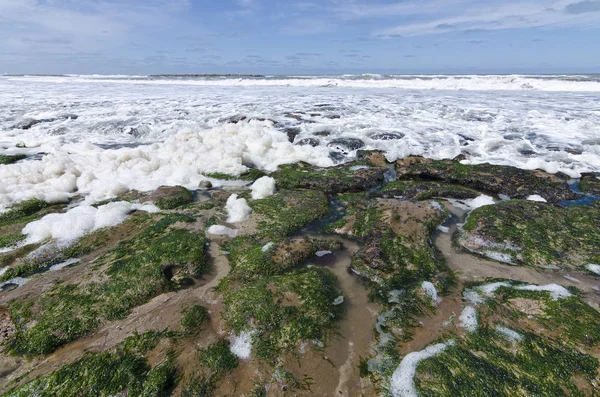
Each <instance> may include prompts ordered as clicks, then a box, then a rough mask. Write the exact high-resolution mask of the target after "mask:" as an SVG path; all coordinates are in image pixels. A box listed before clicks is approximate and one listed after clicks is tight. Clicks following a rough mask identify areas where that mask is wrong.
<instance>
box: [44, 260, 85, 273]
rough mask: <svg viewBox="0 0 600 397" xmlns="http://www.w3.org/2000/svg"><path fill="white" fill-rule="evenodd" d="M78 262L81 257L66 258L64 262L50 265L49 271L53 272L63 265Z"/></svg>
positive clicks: (63, 266) (66, 265)
mask: <svg viewBox="0 0 600 397" xmlns="http://www.w3.org/2000/svg"><path fill="white" fill-rule="evenodd" d="M79 262H81V259H77V258H72V259H68V260H66V261H64V262H61V263H57V264H56V265H52V266H50V271H52V272H55V271H58V270H61V269H64V268H65V267H68V266H71V265H74V264H76V263H79Z"/></svg>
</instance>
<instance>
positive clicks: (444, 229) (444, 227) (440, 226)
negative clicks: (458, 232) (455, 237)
mask: <svg viewBox="0 0 600 397" xmlns="http://www.w3.org/2000/svg"><path fill="white" fill-rule="evenodd" d="M437 230H439V231H440V232H442V233H449V232H450V228H449V227H447V226H442V225H439V226H438V227H437Z"/></svg>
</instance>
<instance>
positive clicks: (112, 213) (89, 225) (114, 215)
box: [22, 201, 156, 244]
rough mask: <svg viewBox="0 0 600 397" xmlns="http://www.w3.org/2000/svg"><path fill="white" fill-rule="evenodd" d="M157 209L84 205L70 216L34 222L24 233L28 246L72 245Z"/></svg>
mask: <svg viewBox="0 0 600 397" xmlns="http://www.w3.org/2000/svg"><path fill="white" fill-rule="evenodd" d="M155 208H156V207H154V206H149V205H140V204H132V203H129V202H126V201H118V202H114V203H108V204H105V205H102V206H100V207H98V208H95V207H92V206H89V205H81V206H79V207H75V208H72V209H70V210H68V211H67V212H66V213H62V214H49V215H46V216H44V217H43V218H42V219H39V220H37V221H34V222H31V223H29V224H27V225H26V226H25V228H23V231H22V233H23V234H25V235H26V236H27V238H26V240H25V243H26V244H34V243H41V242H43V241H46V240H56V241H57V242H58V243H59V244H68V243H70V242H73V241H75V240H77V239H79V238H81V237H83V236H84V235H86V234H88V233H91V232H93V231H96V230H99V229H102V228H105V227H111V226H116V225H118V224H120V223H122V222H123V221H124V220H125V219H127V215H128V214H129V213H130V212H132V211H135V210H144V209H149V210H154V209H155Z"/></svg>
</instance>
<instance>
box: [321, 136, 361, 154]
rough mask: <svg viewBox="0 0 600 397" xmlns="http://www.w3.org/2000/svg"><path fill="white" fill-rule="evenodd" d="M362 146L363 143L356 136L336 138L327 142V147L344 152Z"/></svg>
mask: <svg viewBox="0 0 600 397" xmlns="http://www.w3.org/2000/svg"><path fill="white" fill-rule="evenodd" d="M363 146H365V143H364V142H363V141H361V140H360V139H357V138H338V139H334V140H332V141H331V142H329V143H328V144H327V147H329V148H331V149H334V150H337V151H339V152H342V153H346V154H348V153H350V152H352V151H354V150H358V149H360V148H362V147H363Z"/></svg>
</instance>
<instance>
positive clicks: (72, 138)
mask: <svg viewBox="0 0 600 397" xmlns="http://www.w3.org/2000/svg"><path fill="white" fill-rule="evenodd" d="M199 85H201V86H203V88H202V90H201V91H198V89H197V86H199ZM325 86H327V87H328V88H327V89H323V88H322V87H325ZM240 87H244V88H243V89H240ZM599 87H600V82H598V81H597V79H596V80H594V79H592V78H591V77H589V76H588V77H586V76H583V77H582V76H575V77H573V76H330V77H326V78H324V77H319V78H314V77H304V78H283V79H282V78H264V79H228V78H221V79H188V80H184V79H161V78H147V77H144V76H137V77H132V78H124V77H114V76H93V77H89V76H66V77H6V76H0V130H1V131H2V134H1V136H0V153H2V154H17V153H24V154H27V155H31V156H36V157H34V158H33V159H28V160H24V161H20V162H18V163H16V164H12V165H2V166H0V211H1V210H2V209H6V208H8V207H9V206H10V205H12V204H14V203H17V202H20V201H23V200H27V199H31V198H38V199H41V200H46V201H49V202H57V201H60V202H64V201H66V200H67V199H69V198H72V197H74V196H83V197H84V198H85V200H86V204H91V203H95V202H99V201H102V200H105V199H109V198H114V197H116V196H118V195H119V194H122V193H124V192H126V191H127V190H131V189H136V190H139V191H144V192H147V191H152V190H154V189H156V188H158V187H160V186H163V185H167V186H174V185H182V186H185V187H187V188H189V189H196V188H197V186H198V183H199V182H201V181H203V180H206V179H207V178H206V176H205V175H204V174H206V173H214V172H223V173H228V174H233V175H238V174H240V173H242V172H245V171H247V170H248V168H249V167H257V168H260V169H263V170H265V171H273V170H275V169H276V167H277V166H278V165H280V164H284V163H291V162H297V161H306V162H308V163H311V164H315V165H318V166H331V165H333V163H334V162H333V161H332V160H331V159H330V158H329V152H330V149H329V148H328V147H327V144H328V143H329V142H330V141H331V140H333V139H337V138H341V137H348V138H356V139H360V140H362V141H363V142H364V145H365V146H364V147H363V148H364V149H374V150H383V151H384V152H385V153H386V157H387V158H388V159H389V160H391V161H393V160H395V159H397V158H401V157H404V156H406V155H409V154H416V155H424V156H426V157H430V158H438V159H439V158H453V157H455V156H457V155H459V154H461V153H462V154H465V156H466V157H467V159H466V160H465V161H464V162H463V163H465V164H471V163H484V162H491V163H494V164H506V165H513V166H517V167H520V168H524V169H537V168H539V169H543V170H546V171H549V172H553V173H554V172H559V171H560V172H564V173H565V174H567V175H570V176H571V177H578V176H579V175H580V174H581V173H582V172H597V171H600V142H599V141H598V138H597V133H596V131H598V129H599V128H600V115H598V113H597V103H598V100H599V99H600V94H599V93H600V88H599ZM124 88H126V89H124ZM356 88H360V89H356ZM462 90H468V91H462ZM515 91H518V92H515ZM523 91H527V93H526V94H525V95H524V94H523ZM549 91H564V92H563V93H561V95H558V96H557V95H554V94H552V93H550V92H549ZM586 91H587V92H586ZM23 93H27V95H24V94H23ZM325 105H327V106H325ZM290 112H305V113H304V114H298V115H299V117H302V118H304V119H307V120H308V121H310V122H311V123H310V124H308V123H297V122H296V120H295V119H291V118H289V117H286V116H285V115H286V114H288V113H290ZM236 113H237V114H243V115H246V116H249V117H250V118H251V117H263V118H268V119H271V120H274V121H275V122H277V123H278V124H274V123H273V122H271V121H269V120H265V121H258V120H251V121H249V122H248V121H244V122H240V123H237V124H234V123H224V122H223V121H222V119H223V118H226V117H228V116H231V115H234V114H236ZM72 114H75V115H77V116H78V117H77V118H75V117H70V116H69V115H72ZM313 114H314V116H313ZM68 116H69V117H68ZM327 116H339V118H328V117H327ZM29 118H32V119H36V120H40V121H41V122H40V123H38V124H35V125H33V126H32V127H31V128H29V129H26V130H23V129H20V128H16V127H15V126H16V125H17V124H19V122H21V121H23V120H25V119H29ZM287 126H294V127H297V128H299V129H300V134H299V135H298V136H297V137H296V140H299V139H303V138H308V137H313V135H312V132H314V131H316V130H320V131H321V130H325V129H327V130H328V131H330V132H331V135H330V136H328V137H319V140H320V143H321V144H320V145H318V146H317V147H311V146H310V145H306V146H299V145H294V144H293V143H290V142H289V140H288V137H287V135H286V134H285V133H284V132H282V130H283V128H285V127H287ZM379 132H393V133H397V134H398V136H402V135H403V136H404V137H403V138H401V139H397V140H391V141H380V140H377V139H373V138H372V137H374V136H375V134H376V133H379ZM17 146H18V147H17ZM42 153H43V154H42ZM40 157H41V159H40ZM211 182H214V183H217V186H218V185H219V184H224V183H225V182H224V181H215V180H212V179H211Z"/></svg>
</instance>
